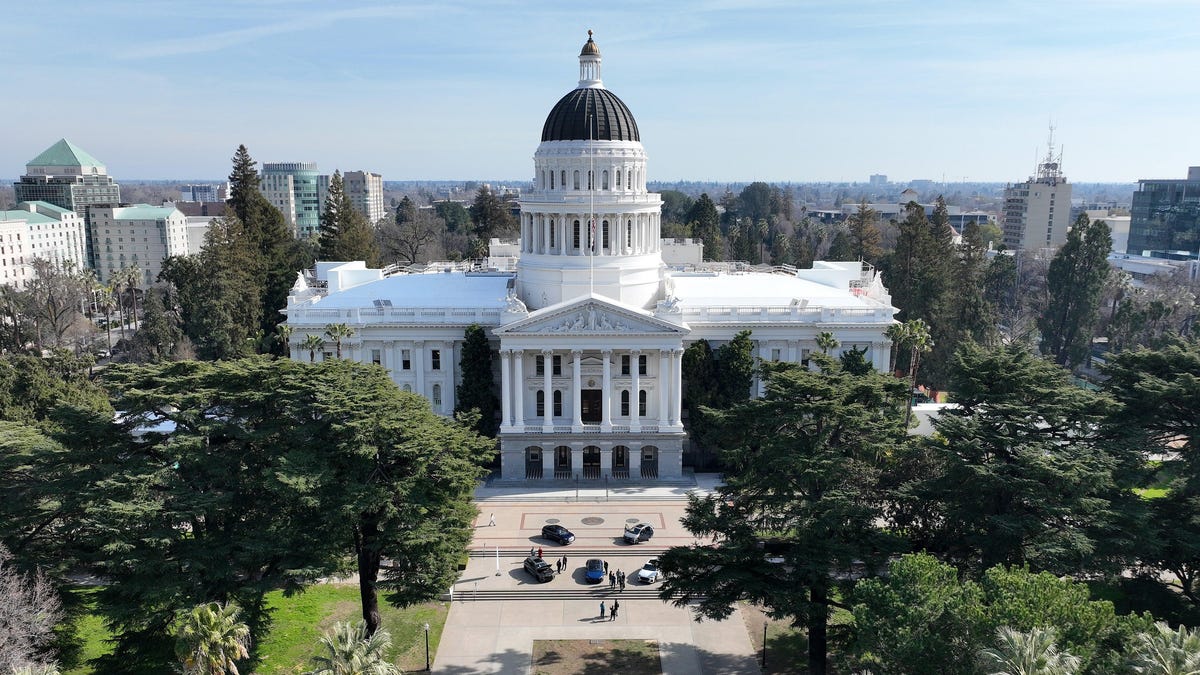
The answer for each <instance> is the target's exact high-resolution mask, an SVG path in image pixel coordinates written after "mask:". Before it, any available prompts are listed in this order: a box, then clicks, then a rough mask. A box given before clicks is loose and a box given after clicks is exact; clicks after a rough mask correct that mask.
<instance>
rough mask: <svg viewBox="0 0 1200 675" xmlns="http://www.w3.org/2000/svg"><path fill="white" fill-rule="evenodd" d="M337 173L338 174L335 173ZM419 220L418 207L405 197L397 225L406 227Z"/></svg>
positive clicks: (399, 208) (398, 207)
mask: <svg viewBox="0 0 1200 675" xmlns="http://www.w3.org/2000/svg"><path fill="white" fill-rule="evenodd" d="M335 173H336V172H335ZM416 219H417V205H416V204H414V203H413V200H411V199H409V198H408V195H404V199H401V200H400V203H399V204H398V205H397V206H396V224H397V225H405V224H407V223H411V222H413V221H414V220H416Z"/></svg>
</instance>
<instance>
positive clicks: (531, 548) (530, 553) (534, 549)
mask: <svg viewBox="0 0 1200 675" xmlns="http://www.w3.org/2000/svg"><path fill="white" fill-rule="evenodd" d="M536 552H537V547H535V546H530V547H529V557H530V558H532V557H533V554H534V553H536Z"/></svg>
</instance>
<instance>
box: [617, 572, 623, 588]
mask: <svg viewBox="0 0 1200 675" xmlns="http://www.w3.org/2000/svg"><path fill="white" fill-rule="evenodd" d="M617 585H618V586H620V587H621V592H622V593H623V592H625V575H624V574H620V575H617Z"/></svg>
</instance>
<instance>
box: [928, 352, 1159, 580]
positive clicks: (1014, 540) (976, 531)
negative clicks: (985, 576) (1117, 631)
mask: <svg viewBox="0 0 1200 675" xmlns="http://www.w3.org/2000/svg"><path fill="white" fill-rule="evenodd" d="M954 391H955V400H956V402H957V403H958V407H957V408H955V409H948V410H945V411H943V413H942V414H941V415H940V416H939V417H938V418H937V419H936V420H935V421H934V426H935V428H936V430H937V437H936V439H933V440H931V441H930V444H929V447H930V449H931V451H932V452H933V453H934V454H935V455H936V456H937V458H938V459H937V462H938V464H939V465H940V467H939V469H938V471H937V473H936V474H934V475H932V476H928V477H926V479H925V480H924V482H923V485H922V486H921V487H914V489H915V490H917V493H918V494H919V495H920V496H921V497H922V498H924V499H927V500H929V501H931V502H932V503H934V504H937V505H938V507H939V508H940V510H941V514H940V515H941V518H940V520H939V523H940V524H939V525H938V526H937V527H938V529H939V532H938V533H937V534H936V535H935V537H934V540H936V541H937V542H938V543H937V544H935V547H936V549H937V550H939V551H942V552H943V553H944V554H945V555H946V556H947V557H948V559H950V560H952V561H955V563H956V564H957V565H959V566H960V567H962V568H964V569H966V570H971V569H986V568H989V567H992V566H993V565H997V564H1010V565H1022V564H1029V565H1032V566H1034V567H1035V568H1037V569H1045V570H1050V571H1053V572H1056V573H1059V574H1066V573H1071V572H1079V571H1098V570H1104V569H1109V570H1115V569H1119V568H1120V566H1121V563H1120V560H1121V556H1122V555H1128V554H1129V551H1130V548H1131V542H1130V541H1129V537H1130V536H1131V535H1130V534H1128V532H1132V531H1135V530H1136V529H1138V527H1137V525H1136V522H1137V518H1138V513H1137V498H1136V496H1135V495H1133V494H1132V490H1131V488H1132V487H1134V485H1131V484H1122V482H1120V481H1119V480H1118V468H1119V466H1120V462H1121V459H1120V457H1119V456H1118V455H1117V454H1115V452H1114V451H1113V450H1112V449H1110V448H1109V447H1108V444H1107V443H1106V442H1105V440H1104V438H1103V436H1102V435H1101V433H1100V425H1101V423H1102V422H1103V421H1104V419H1105V415H1106V413H1108V411H1109V410H1110V408H1111V406H1112V401H1111V400H1110V399H1109V398H1108V397H1106V396H1103V395H1100V394H1097V393H1095V392H1091V391H1088V390H1086V389H1082V388H1080V387H1077V386H1075V385H1074V384H1073V383H1072V382H1071V379H1070V375H1069V373H1067V372H1066V371H1065V370H1063V369H1061V368H1059V367H1058V366H1056V365H1054V364H1052V363H1049V362H1048V361H1045V360H1043V359H1041V358H1038V357H1037V356H1035V355H1033V354H1031V353H1030V352H1029V351H1028V350H1027V349H1026V348H1025V347H1023V346H1019V345H1009V346H1005V347H1001V348H997V349H993V350H985V349H983V348H981V347H978V346H976V345H971V344H968V345H965V346H964V347H963V348H961V349H960V350H959V353H958V354H957V356H956V362H955V369H954ZM977 566H981V567H977Z"/></svg>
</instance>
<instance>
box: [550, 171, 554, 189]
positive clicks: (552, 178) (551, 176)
mask: <svg viewBox="0 0 1200 675" xmlns="http://www.w3.org/2000/svg"><path fill="white" fill-rule="evenodd" d="M550 189H551V190H553V189H554V172H553V171H551V172H550Z"/></svg>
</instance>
